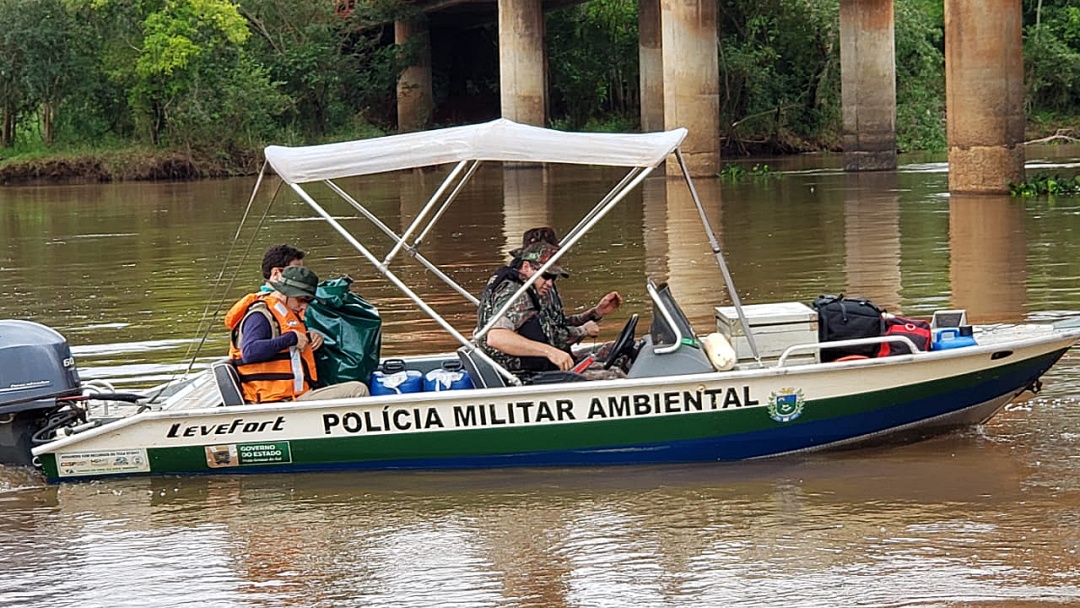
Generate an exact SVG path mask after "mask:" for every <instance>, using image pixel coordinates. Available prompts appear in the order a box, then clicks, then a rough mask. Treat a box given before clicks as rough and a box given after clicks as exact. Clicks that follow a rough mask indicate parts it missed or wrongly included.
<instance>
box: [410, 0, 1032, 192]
mask: <svg viewBox="0 0 1080 608" xmlns="http://www.w3.org/2000/svg"><path fill="white" fill-rule="evenodd" d="M580 1H583V0H423V7H424V14H425V18H424V19H421V20H418V21H415V22H409V23H405V22H397V23H395V28H394V29H395V41H396V42H397V43H398V44H404V43H405V42H408V41H410V40H412V41H414V42H415V41H419V42H421V43H422V44H421V47H422V48H426V49H427V53H426V54H423V53H422V54H421V58H420V59H419V60H418V61H417V62H416V64H415V65H413V66H410V67H409V68H407V69H406V70H405V71H404V72H403V73H402V75H401V77H400V79H399V81H398V90H397V96H398V127H399V129H400V130H402V131H410V130H418V129H423V128H425V127H427V126H428V125H429V124H430V123H431V120H432V113H433V106H434V104H433V96H432V79H431V54H430V44H429V41H430V38H429V36H430V31H431V28H437V27H444V26H447V25H457V26H458V27H460V26H461V25H462V24H464V23H469V22H473V23H481V22H488V23H490V22H491V21H493V20H497V21H498V46H499V79H500V86H499V91H500V93H499V95H500V110H501V115H502V116H503V117H504V118H509V119H511V120H514V121H517V122H521V123H525V124H532V125H539V126H542V125H544V124H546V121H547V118H548V116H547V105H548V103H547V73H546V53H545V47H544V18H543V12H544V11H545V10H551V9H555V8H560V7H563V6H567V5H570V4H575V3H578V2H580ZM943 2H944V9H945V76H946V98H945V102H946V117H947V121H948V122H947V128H946V129H947V142H948V151H949V189H950V191H953V192H971V193H980V192H985V193H991V192H1007V191H1008V183H1009V182H1010V181H1013V182H1021V181H1023V179H1024V143H1023V141H1024V124H1025V117H1024V107H1023V104H1024V75H1023V55H1022V25H1023V23H1022V14H1021V0H993V1H991V2H987V1H986V0H943ZM893 7H894V0H840V59H841V98H842V103H843V145H844V166H845V169H846V170H848V171H874V170H888V169H894V168H896V65H895V43H894V40H895V38H894V36H895V35H894V11H893ZM717 15H718V9H717V0H638V30H639V45H638V47H639V64H640V83H639V84H640V91H641V127H642V130H643V131H657V130H662V129H670V128H675V127H687V128H688V129H689V132H690V134H689V136H688V137H687V139H686V141H685V142H684V143H683V148H682V149H683V154H684V156H685V157H686V160H687V163H688V164H689V166H690V168H691V171H692V172H693V173H695V174H697V175H715V174H717V173H718V172H719V169H720V129H719V108H720V103H719V100H720V79H719V65H718V58H717V41H718V38H717Z"/></svg>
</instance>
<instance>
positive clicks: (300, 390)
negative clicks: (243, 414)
mask: <svg viewBox="0 0 1080 608" xmlns="http://www.w3.org/2000/svg"><path fill="white" fill-rule="evenodd" d="M318 285H319V277H318V275H316V274H315V272H314V271H313V270H311V269H309V268H305V267H303V266H286V267H285V268H284V269H282V270H281V273H280V275H279V276H278V277H277V280H271V281H270V286H271V287H272V288H273V291H271V292H269V293H265V292H259V293H253V294H248V295H247V296H244V297H243V298H241V299H240V300H239V301H238V302H236V304H233V306H232V308H231V309H229V312H228V313H227V314H226V315H225V326H226V327H228V328H229V329H230V330H231V332H232V333H231V336H230V338H231V339H230V341H229V359H230V360H231V361H232V362H233V364H234V365H235V366H236V371H237V373H238V374H239V376H240V390H241V392H242V393H243V394H244V401H247V402H249V403H267V402H273V401H293V400H309V399H336V398H343V397H363V396H365V395H367V394H368V390H367V386H366V385H365V384H364V383H363V382H342V383H340V384H335V385H332V386H327V387H324V388H319V389H316V388H314V387H315V386H316V385H317V383H318V376H317V374H318V372H317V371H316V367H315V356H314V354H313V351H314V350H315V349H317V348H319V347H320V346H322V343H323V337H322V336H321V335H320V334H319V333H318V332H308V330H307V327H306V326H305V325H304V321H303V316H304V311H305V310H307V307H308V304H309V303H311V302H312V301H314V300H315V290H316V288H317V287H318Z"/></svg>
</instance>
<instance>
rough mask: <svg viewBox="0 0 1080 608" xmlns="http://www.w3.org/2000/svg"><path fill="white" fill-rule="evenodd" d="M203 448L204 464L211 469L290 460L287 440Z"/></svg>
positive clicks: (278, 462) (290, 450)
mask: <svg viewBox="0 0 1080 608" xmlns="http://www.w3.org/2000/svg"><path fill="white" fill-rule="evenodd" d="M205 449H206V465H207V466H209V467H210V468H211V469H220V468H223V467H243V466H252V465H261V464H282V463H290V462H292V449H291V448H290V446H289V442H288V441H262V442H259V443H230V444H224V445H208V446H206V448H205Z"/></svg>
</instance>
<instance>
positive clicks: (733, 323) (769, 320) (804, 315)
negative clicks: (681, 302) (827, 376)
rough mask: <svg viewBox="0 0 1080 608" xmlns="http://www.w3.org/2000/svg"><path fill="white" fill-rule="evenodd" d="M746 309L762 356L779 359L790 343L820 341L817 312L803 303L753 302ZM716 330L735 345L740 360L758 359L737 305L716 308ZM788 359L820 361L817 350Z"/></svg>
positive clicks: (804, 361) (803, 361) (763, 357)
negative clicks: (744, 329) (741, 321)
mask: <svg viewBox="0 0 1080 608" xmlns="http://www.w3.org/2000/svg"><path fill="white" fill-rule="evenodd" d="M742 309H743V314H745V315H746V320H747V321H748V322H749V324H750V330H751V331H752V332H754V343H755V344H757V348H758V354H759V355H761V358H762V359H776V358H779V357H780V355H782V354H784V351H785V350H787V348H788V347H789V346H794V345H796V344H807V343H815V342H817V341H818V315H817V311H816V310H814V309H813V308H810V307H809V306H807V305H806V304H803V303H802V302H777V303H774V304H750V305H748V306H743V307H742ZM716 330H717V331H718V332H720V333H721V334H723V335H724V337H725V338H727V339H728V341H730V342H731V345H732V346H734V347H735V355H736V356H737V357H738V358H739V361H740V362H744V361H753V360H754V353H753V351H752V350H751V349H750V343H749V342H748V341H747V339H746V335H745V334H744V333H743V327H742V323H740V322H739V315H738V313H736V312H735V307H734V306H718V307H717V308H716ZM788 360H789V361H791V362H792V363H795V362H800V363H813V362H815V361H817V353H815V352H800V353H798V354H795V355H792V356H791V357H789V358H788Z"/></svg>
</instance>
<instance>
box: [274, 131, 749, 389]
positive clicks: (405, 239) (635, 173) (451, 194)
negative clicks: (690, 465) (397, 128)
mask: <svg viewBox="0 0 1080 608" xmlns="http://www.w3.org/2000/svg"><path fill="white" fill-rule="evenodd" d="M411 135H415V134H411ZM672 154H673V155H674V159H675V161H676V162H677V164H678V166H679V168H680V171H681V173H682V176H683V178H684V180H685V181H686V184H687V187H688V188H689V191H690V194H691V196H692V198H693V199H694V204H695V205H696V207H697V209H698V213H699V215H700V217H701V221H702V225H703V227H704V229H705V232H706V234H707V236H708V239H709V244H710V247H711V248H712V252H713V254H714V257H715V259H716V261H717V264H718V265H719V266H720V269H721V272H722V273H723V275H724V281H725V284H726V287H727V290H728V293H729V294H730V296H731V299H732V302H733V304H734V307H735V309H736V312H737V314H738V316H739V321H740V323H741V325H742V327H743V331H744V334H745V335H746V336H747V339H748V343H749V346H750V348H751V350H752V352H753V354H754V358H755V359H756V360H757V361H758V364H759V365H760V363H761V359H760V356H759V355H758V350H757V345H756V343H755V342H754V338H753V332H752V331H751V330H750V326H749V322H748V321H747V319H746V315H745V314H744V312H743V308H742V303H741V302H740V299H739V296H738V292H737V291H736V290H735V285H734V281H733V280H732V278H731V273H730V272H729V271H728V268H727V264H726V262H725V261H724V256H723V252H722V250H721V248H720V244H719V241H718V239H717V238H716V234H715V233H714V231H713V229H712V226H711V225H710V223H709V220H708V217H707V216H706V213H705V208H704V206H703V204H702V202H701V198H700V197H699V195H698V192H697V189H696V188H695V187H694V183H693V180H692V179H691V176H690V171H689V169H688V167H687V164H686V161H685V159H684V158H683V155H682V152H681V150H680V149H679V147H678V145H675V146H674V148H673V149H672V150H671V151H670V153H669V154H668V155H665V156H664V157H663V158H660V159H658V160H654V161H653V162H650V163H649V164H646V165H637V166H630V167H629V169H628V171H627V173H626V175H624V176H623V178H622V179H621V180H619V181H618V183H616V184H615V185H614V186H613V187H612V188H611V190H609V191H608V192H607V194H606V195H604V197H603V198H601V199H600V201H599V202H597V204H596V205H595V206H593V207H592V208H591V209H590V210H589V211H588V212H586V213H585V215H584V216H583V217H582V218H581V220H579V221H578V223H577V224H576V225H575V226H574V227H573V228H572V229H571V230H570V231H569V232H568V233H567V234H566V236H565V237H564V238H563V239H562V241H561V242H560V246H559V249H558V250H557V251H556V252H555V253H554V255H552V256H551V258H549V259H548V260H547V261H546V262H544V263H543V264H542V265H541V266H540V268H539V269H538V270H537V271H536V272H534V273H533V274H532V275H531V276H530V277H528V278H527V279H526V280H525V281H524V283H523V284H522V285H521V286H520V287H519V288H518V289H517V290H516V291H515V292H514V293H513V295H512V296H511V297H510V299H509V301H508V302H507V303H506V304H504V305H503V306H502V307H501V308H500V309H499V310H498V311H496V313H495V314H494V315H493V317H492V319H491V320H490V321H489V322H488V323H487V324H486V325H484V327H481V328H479V329H478V330H476V331H475V332H474V333H473V335H472V337H471V338H468V337H466V336H465V335H463V334H462V333H461V332H459V331H458V330H457V329H456V328H455V327H454V326H453V325H451V324H450V323H449V322H448V321H447V320H446V319H445V318H444V317H443V316H442V315H440V314H439V313H438V312H436V311H435V310H434V309H433V308H431V306H429V305H428V304H427V302H425V301H424V299H423V298H421V297H420V295H419V294H417V293H416V292H415V291H414V290H413V289H412V288H411V287H409V285H407V284H406V283H405V282H404V281H403V280H402V279H401V277H399V276H398V274H397V273H395V272H394V271H393V270H392V269H391V265H392V263H393V262H394V261H395V260H396V259H397V258H398V256H399V255H401V254H402V253H404V254H405V255H408V256H410V257H412V258H413V259H415V260H416V261H417V262H418V263H420V264H421V265H422V266H423V267H424V268H426V269H427V270H429V271H430V272H432V273H433V274H434V275H435V276H436V277H438V278H439V279H440V280H442V281H443V282H444V283H446V284H447V285H448V286H449V287H450V288H451V289H453V290H454V291H456V292H457V293H458V294H460V295H461V296H462V297H463V298H465V299H466V300H467V301H468V302H470V303H471V304H472V305H473V306H477V305H479V300H478V298H477V297H476V296H474V295H473V294H471V293H469V292H468V291H467V290H466V289H465V288H464V287H462V286H461V285H460V284H459V283H458V282H457V281H455V280H454V279H453V278H452V277H451V276H449V275H447V274H446V273H444V272H443V271H442V270H441V269H440V268H439V267H438V266H437V265H436V264H435V263H433V262H432V261H431V260H429V259H427V258H426V257H424V255H423V254H422V253H421V252H420V247H421V245H422V244H423V242H424V239H425V238H426V237H427V235H428V234H429V233H430V232H431V230H432V229H433V228H434V226H435V225H436V224H437V223H438V222H439V220H440V219H441V218H442V217H443V215H444V214H445V213H446V211H447V210H448V209H449V208H450V205H451V204H453V202H454V201H455V200H456V199H457V197H458V195H459V194H460V193H461V192H462V190H463V189H464V188H465V186H466V184H468V183H469V181H470V180H471V179H472V177H473V176H474V175H475V174H476V172H477V170H478V169H479V167H480V165H481V163H482V162H483V161H484V160H485V159H481V158H463V159H460V160H458V161H457V162H456V163H455V164H454V166H453V167H452V168H451V170H450V171H449V173H448V174H447V176H446V177H445V178H444V179H443V181H442V182H441V183H440V184H439V186H438V187H437V188H436V190H435V192H434V193H433V194H432V195H431V197H430V198H429V199H428V201H427V202H426V203H425V204H424V205H423V207H422V208H421V209H420V210H419V211H418V212H417V214H416V217H414V218H413V219H412V221H411V222H409V224H408V226H406V228H405V229H404V230H403V231H402V232H401V234H398V233H396V232H395V231H394V230H393V229H392V228H390V227H389V226H387V225H386V224H385V223H384V222H383V221H381V220H380V219H379V218H378V217H377V216H376V215H375V214H374V213H373V212H372V211H371V210H370V209H368V208H367V207H366V206H365V205H364V204H363V203H361V202H360V201H358V200H357V199H356V198H355V197H353V196H352V195H350V194H349V193H348V192H347V191H346V190H345V189H344V188H342V187H341V186H340V185H339V184H338V183H336V182H335V181H334V179H332V178H327V179H316V180H312V181H305V182H296V181H290V180H288V179H285V178H283V179H284V181H285V183H286V184H288V186H289V187H290V188H291V189H292V190H293V191H294V192H295V193H296V194H297V195H298V196H299V197H300V198H301V200H303V201H304V202H305V203H306V204H307V205H308V206H309V207H311V208H312V209H313V210H314V211H315V213H316V214H318V215H319V216H320V217H322V218H323V219H324V220H325V221H326V222H327V224H329V225H330V226H331V227H332V228H333V229H334V230H335V231H337V232H338V233H339V234H340V235H341V236H342V237H343V238H344V239H345V241H346V242H348V243H349V244H350V245H352V246H353V248H355V249H356V250H357V251H358V252H359V253H360V254H361V255H362V256H363V257H364V258H366V259H367V260H368V261H369V262H370V263H371V264H372V265H373V266H374V267H375V269H376V270H378V271H379V272H380V273H381V274H382V275H383V276H385V277H386V278H387V279H388V280H389V281H390V282H391V283H392V284H393V285H394V286H395V287H396V288H397V289H398V290H399V291H401V292H402V293H403V294H404V295H405V296H406V297H408V298H409V299H410V300H412V301H413V303H415V304H416V306H417V307H419V308H420V310H422V311H423V312H424V313H425V314H426V315H428V316H429V317H431V319H433V320H434V321H435V322H436V323H438V324H439V326H441V327H442V328H443V329H444V330H446V331H447V333H449V334H450V336H452V337H453V338H454V339H455V340H456V341H458V342H459V343H460V344H461V345H462V346H463V347H464V348H466V349H468V350H469V351H471V352H472V353H473V354H474V356H477V357H479V358H481V359H483V360H484V361H485V362H486V363H487V364H489V365H491V366H492V367H493V368H494V369H495V370H497V371H498V373H499V374H500V375H501V376H502V377H503V378H505V379H506V381H507V382H508V383H510V384H512V385H520V384H521V380H520V379H519V378H518V377H517V376H515V375H514V374H513V373H511V372H510V371H509V370H507V369H506V368H504V367H503V366H501V365H499V364H498V363H497V362H495V361H494V360H493V359H491V358H490V357H488V356H487V355H486V354H485V353H484V351H483V350H482V349H480V348H479V346H478V344H479V343H480V341H481V340H483V339H484V338H485V336H486V335H487V334H488V332H490V331H491V329H492V328H493V327H494V325H495V324H496V323H497V322H498V320H499V319H500V318H502V317H503V316H504V315H506V313H507V311H509V310H510V307H511V306H513V304H514V302H516V301H517V300H518V299H520V298H521V297H523V296H524V295H525V294H526V292H527V291H528V290H529V289H530V288H531V287H532V286H533V285H534V284H535V283H536V281H537V280H538V279H539V277H541V276H543V274H544V273H545V272H548V271H550V269H551V268H552V267H553V266H555V265H556V264H558V263H559V260H560V259H562V257H563V256H564V255H565V254H566V252H567V251H569V250H570V249H572V248H573V247H574V245H575V244H576V243H577V242H578V241H579V240H580V239H581V238H583V237H584V236H585V234H586V233H587V232H589V230H591V229H592V228H593V227H594V226H595V225H596V224H597V223H598V222H600V221H601V220H602V219H603V218H604V217H605V216H606V215H607V214H608V213H609V212H610V211H611V210H612V209H613V208H614V207H615V206H616V205H618V204H619V203H620V202H621V201H622V200H623V199H624V198H625V197H626V196H627V194H629V193H630V192H631V191H632V190H634V189H635V188H637V187H638V186H639V185H640V184H641V182H642V181H643V180H644V179H645V178H646V177H648V176H649V175H650V174H651V173H652V172H653V171H654V170H655V169H656V168H657V167H658V166H660V165H662V164H664V163H665V162H666V160H667V158H669V157H670V155H672ZM539 162H553V163H554V162H557V161H553V160H550V159H545V160H542V161H539ZM623 166H626V164H625V163H624V164H623ZM265 170H266V166H265V165H264V167H263V172H264V171H265ZM262 178H263V175H262V172H260V175H259V180H258V182H257V185H256V188H258V184H261V183H262ZM308 183H322V184H324V185H325V186H326V187H328V188H329V189H330V191H331V192H333V193H334V194H336V195H337V196H338V197H339V198H341V199H342V200H343V201H344V202H346V203H347V204H348V205H349V206H351V207H352V208H353V209H354V210H355V211H356V212H357V213H358V214H360V215H361V216H363V217H365V218H366V219H367V220H368V221H370V222H371V223H372V224H373V225H374V226H376V227H377V228H378V229H379V230H380V231H382V232H383V233H384V234H385V235H386V236H387V237H389V238H390V239H391V240H392V241H393V245H392V247H391V248H390V250H389V252H388V253H387V254H386V255H385V256H384V257H382V258H379V257H378V256H377V255H375V253H374V252H373V251H371V250H370V249H369V248H368V247H366V246H365V245H364V244H363V243H361V242H360V241H359V240H358V239H357V238H356V237H355V236H354V235H353V234H352V233H351V232H350V231H349V230H347V229H346V228H345V227H344V226H342V225H341V223H340V222H339V221H338V220H337V219H335V218H334V216H333V215H331V214H330V213H329V212H328V211H327V210H326V208H325V207H324V206H323V205H322V204H320V203H319V202H318V201H316V200H315V198H314V197H313V196H312V195H311V194H310V193H309V192H308V191H307V190H306V189H305V188H304V185H305V184H308Z"/></svg>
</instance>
